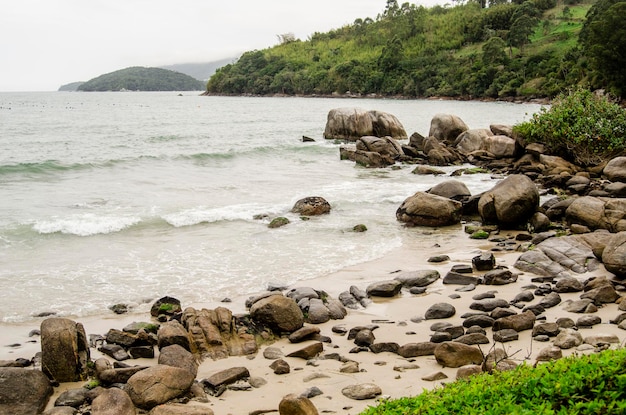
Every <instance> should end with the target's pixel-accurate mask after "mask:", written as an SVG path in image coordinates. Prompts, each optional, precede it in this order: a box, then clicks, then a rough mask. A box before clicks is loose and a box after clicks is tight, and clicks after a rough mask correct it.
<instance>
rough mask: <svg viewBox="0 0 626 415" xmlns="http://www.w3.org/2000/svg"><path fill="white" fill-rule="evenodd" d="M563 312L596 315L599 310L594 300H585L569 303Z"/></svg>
mask: <svg viewBox="0 0 626 415" xmlns="http://www.w3.org/2000/svg"><path fill="white" fill-rule="evenodd" d="M563 310H565V311H569V312H570V313H595V312H596V311H598V308H597V307H596V306H595V305H594V304H593V300H590V299H584V300H578V301H572V302H570V303H568V304H567V305H565V306H564V307H563Z"/></svg>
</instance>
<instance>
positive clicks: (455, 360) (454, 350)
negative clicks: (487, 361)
mask: <svg viewBox="0 0 626 415" xmlns="http://www.w3.org/2000/svg"><path fill="white" fill-rule="evenodd" d="M434 354H435V359H437V363H439V364H440V365H442V366H443V367H454V368H456V367H461V366H465V365H469V364H475V365H478V364H481V363H482V362H483V354H482V352H481V351H480V349H478V348H477V347H474V346H468V345H466V344H463V343H457V342H445V343H441V344H440V345H438V346H437V347H436V348H435V353H434Z"/></svg>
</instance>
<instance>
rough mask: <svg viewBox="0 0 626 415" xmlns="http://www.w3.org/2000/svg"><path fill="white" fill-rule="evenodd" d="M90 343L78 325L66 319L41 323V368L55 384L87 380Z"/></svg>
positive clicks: (47, 320) (52, 319)
mask: <svg viewBox="0 0 626 415" xmlns="http://www.w3.org/2000/svg"><path fill="white" fill-rule="evenodd" d="M89 358H90V353H89V343H88V340H87V336H86V335H85V329H84V328H83V325H82V324H80V323H76V322H74V321H72V320H69V319H66V318H58V317H53V318H48V319H46V320H44V321H42V323H41V366H42V370H43V371H44V373H46V374H47V375H48V377H50V378H52V379H55V380H56V381H58V382H77V381H79V380H84V379H86V378H87V363H88V362H89Z"/></svg>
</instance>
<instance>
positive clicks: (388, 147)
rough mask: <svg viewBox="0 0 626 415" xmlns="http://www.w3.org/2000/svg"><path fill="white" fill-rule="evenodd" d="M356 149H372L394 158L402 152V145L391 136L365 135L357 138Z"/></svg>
mask: <svg viewBox="0 0 626 415" xmlns="http://www.w3.org/2000/svg"><path fill="white" fill-rule="evenodd" d="M356 149H357V150H361V151H371V152H374V153H378V154H381V155H383V156H390V157H392V158H395V157H398V156H400V155H401V154H403V152H402V146H401V145H400V144H399V143H398V142H397V141H396V140H394V139H393V138H391V137H374V136H364V137H361V138H359V139H358V140H356Z"/></svg>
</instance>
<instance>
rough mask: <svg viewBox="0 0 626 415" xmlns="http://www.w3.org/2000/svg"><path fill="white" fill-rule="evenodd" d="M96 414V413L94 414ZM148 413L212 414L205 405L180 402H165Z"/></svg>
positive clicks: (173, 414)
mask: <svg viewBox="0 0 626 415" xmlns="http://www.w3.org/2000/svg"><path fill="white" fill-rule="evenodd" d="M94 415H96V414H94ZM112 415H113V414H112ZM149 415H214V414H213V411H212V410H211V409H210V408H207V407H206V406H191V405H186V404H180V403H167V404H164V405H159V406H155V407H154V408H153V409H152V411H150V414H149Z"/></svg>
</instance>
